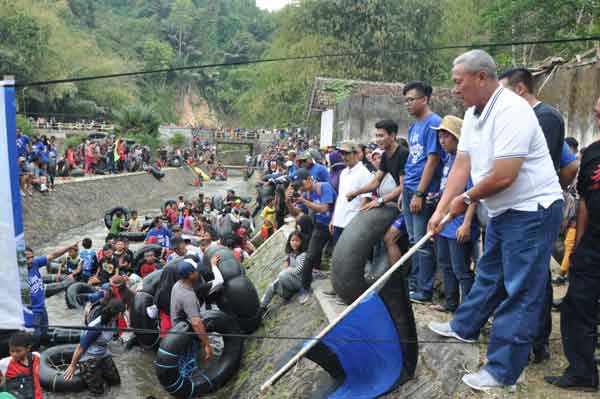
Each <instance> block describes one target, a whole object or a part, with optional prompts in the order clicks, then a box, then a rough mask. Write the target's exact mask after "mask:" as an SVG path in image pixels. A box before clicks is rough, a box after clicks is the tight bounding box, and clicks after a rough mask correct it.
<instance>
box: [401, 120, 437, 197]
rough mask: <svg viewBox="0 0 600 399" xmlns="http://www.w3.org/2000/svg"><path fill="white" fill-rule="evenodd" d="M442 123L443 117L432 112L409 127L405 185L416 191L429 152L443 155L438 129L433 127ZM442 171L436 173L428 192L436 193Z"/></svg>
mask: <svg viewBox="0 0 600 399" xmlns="http://www.w3.org/2000/svg"><path fill="white" fill-rule="evenodd" d="M441 123H442V118H440V117H439V115H438V114H436V113H431V114H430V115H429V116H428V117H427V118H425V119H423V120H422V121H416V122H413V123H412V124H411V125H410V127H409V128H408V149H409V152H410V153H409V154H408V159H407V160H406V166H405V167H404V173H405V174H404V187H405V188H408V189H410V190H412V191H416V190H417V187H419V182H420V181H421V176H422V175H423V170H425V164H426V163H427V156H428V155H429V154H437V155H439V156H440V157H441V156H442V155H443V151H442V147H441V146H440V142H439V140H438V135H437V131H435V130H434V129H432V128H433V127H438V126H439V125H440V124H441ZM440 172H441V170H439V168H438V170H437V171H436V172H435V173H434V175H433V177H432V179H431V182H430V183H429V187H427V190H425V192H426V193H435V192H437V191H438V188H439V186H440Z"/></svg>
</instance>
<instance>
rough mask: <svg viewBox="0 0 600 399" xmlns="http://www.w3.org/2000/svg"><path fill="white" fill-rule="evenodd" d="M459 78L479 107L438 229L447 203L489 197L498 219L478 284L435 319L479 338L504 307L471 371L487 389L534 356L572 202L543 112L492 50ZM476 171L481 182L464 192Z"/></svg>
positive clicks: (467, 62) (477, 56) (465, 133)
mask: <svg viewBox="0 0 600 399" xmlns="http://www.w3.org/2000/svg"><path fill="white" fill-rule="evenodd" d="M452 79H453V80H454V83H455V92H456V94H457V95H458V96H460V97H461V98H462V99H463V101H464V103H465V105H466V106H467V107H469V109H468V110H467V112H466V113H465V118H464V123H463V128H462V135H461V139H460V142H459V144H458V154H457V157H456V161H455V163H454V167H453V168H452V171H451V173H450V176H449V178H448V181H447V183H446V189H445V190H444V194H443V196H442V198H441V200H440V203H439V204H438V207H437V209H436V211H435V213H434V215H433V216H432V217H431V220H430V222H429V230H430V231H431V230H434V231H436V232H439V231H440V230H441V227H442V226H440V222H441V220H442V218H443V216H444V214H445V213H446V212H450V215H451V217H456V216H457V215H460V214H462V213H464V211H465V210H466V209H467V207H468V206H469V204H471V203H473V202H478V201H481V202H482V203H484V204H485V205H486V207H487V209H488V214H489V216H490V221H489V222H488V224H487V229H486V242H485V249H484V253H483V255H482V257H481V259H480V260H479V263H478V265H477V274H476V279H475V284H474V285H473V288H472V289H471V291H470V293H469V295H468V296H467V298H466V299H465V301H464V302H463V303H462V304H461V305H460V306H459V307H458V309H457V311H456V313H455V314H454V318H453V319H452V321H451V322H450V323H430V325H429V328H430V329H431V330H432V331H434V332H435V333H437V334H439V335H442V336H446V337H453V338H456V339H459V340H461V341H468V342H472V341H475V340H477V338H478V337H479V332H480V330H481V328H482V327H483V326H484V325H485V323H486V322H487V320H488V319H489V317H490V316H491V315H492V314H493V315H494V322H493V325H492V332H491V335H490V338H489V345H488V352H487V360H488V362H487V364H486V365H485V366H484V367H483V368H482V369H481V370H480V371H479V372H477V373H472V374H467V375H465V376H464V377H463V382H464V383H465V384H467V385H469V386H470V387H472V388H474V389H477V390H486V389H489V388H498V387H502V386H511V385H514V384H515V383H516V381H517V378H518V377H519V375H520V374H521V372H522V371H523V369H524V368H525V366H526V365H527V363H528V361H529V353H530V352H531V348H532V343H533V340H534V337H535V335H536V331H537V329H538V324H539V320H540V316H541V313H542V307H543V299H544V292H545V287H546V282H547V281H546V280H547V279H548V271H547V269H548V264H549V262H550V255H551V251H552V243H553V242H554V240H555V239H556V237H557V235H558V231H559V227H560V223H561V218H562V202H563V201H562V195H561V189H560V185H559V183H558V177H557V175H556V173H555V171H554V166H553V164H552V159H551V157H550V153H549V151H548V146H547V145H546V141H545V138H544V134H543V132H542V129H541V128H540V125H539V123H538V121H537V118H536V116H535V113H534V112H533V109H532V108H531V107H530V106H529V104H528V103H527V101H525V100H524V99H522V98H521V97H519V96H518V95H517V94H515V93H513V92H511V91H510V90H507V89H505V88H503V87H502V86H501V85H500V84H499V82H498V79H497V75H496V64H495V63H494V60H493V59H492V57H490V56H489V54H487V53H486V52H485V51H482V50H472V51H469V52H467V53H465V54H463V55H461V56H459V57H458V58H457V59H456V60H454V67H453V69H452ZM469 175H470V176H471V177H472V180H473V183H474V186H473V187H472V188H471V189H469V190H467V191H466V192H465V193H464V194H463V189H464V187H465V185H466V183H467V180H468V178H469Z"/></svg>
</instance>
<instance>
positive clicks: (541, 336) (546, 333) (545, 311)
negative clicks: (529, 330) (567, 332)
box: [533, 269, 554, 352]
mask: <svg viewBox="0 0 600 399" xmlns="http://www.w3.org/2000/svg"><path fill="white" fill-rule="evenodd" d="M553 297H554V292H553V291H552V273H551V272H550V269H548V284H546V292H545V296H544V305H543V308H542V314H541V316H540V323H539V327H538V331H537V334H536V336H535V339H534V341H533V351H534V352H537V351H541V350H542V349H543V348H544V346H546V345H548V344H549V339H550V334H551V333H552V301H553V299H554V298H553Z"/></svg>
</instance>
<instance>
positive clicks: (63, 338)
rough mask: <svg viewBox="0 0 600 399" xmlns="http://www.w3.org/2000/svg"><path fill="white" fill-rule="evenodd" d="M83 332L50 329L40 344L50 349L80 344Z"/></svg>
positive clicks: (42, 337)
mask: <svg viewBox="0 0 600 399" xmlns="http://www.w3.org/2000/svg"><path fill="white" fill-rule="evenodd" d="M80 339H81V331H79V330H69V329H61V328H48V329H47V330H46V332H45V334H43V335H42V336H41V338H40V344H41V345H42V346H43V347H46V348H49V347H52V346H57V345H66V344H78V343H79V341H80Z"/></svg>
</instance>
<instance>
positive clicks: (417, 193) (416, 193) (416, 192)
mask: <svg viewBox="0 0 600 399" xmlns="http://www.w3.org/2000/svg"><path fill="white" fill-rule="evenodd" d="M424 196H425V193H424V192H423V191H418V190H417V191H415V197H417V198H423V197H424Z"/></svg>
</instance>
